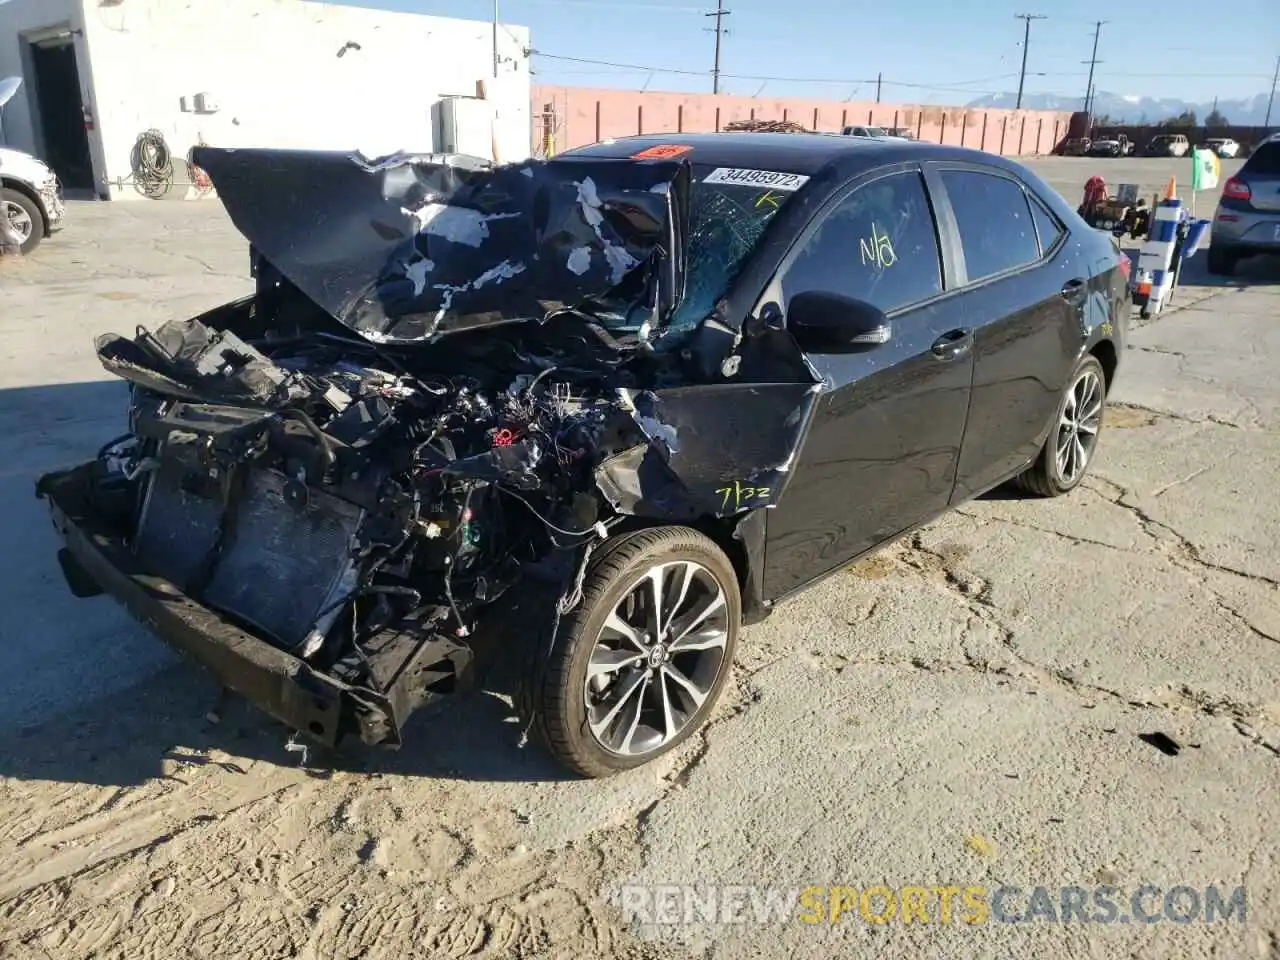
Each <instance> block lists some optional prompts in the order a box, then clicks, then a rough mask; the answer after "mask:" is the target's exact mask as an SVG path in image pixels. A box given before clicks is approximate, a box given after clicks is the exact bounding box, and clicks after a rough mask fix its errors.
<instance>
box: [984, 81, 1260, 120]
mask: <svg viewBox="0 0 1280 960" xmlns="http://www.w3.org/2000/svg"><path fill="white" fill-rule="evenodd" d="M1268 96H1269V94H1266V93H1260V94H1258V95H1257V96H1255V97H1249V98H1247V99H1244V100H1219V101H1218V112H1219V113H1221V114H1222V115H1223V116H1224V117H1226V118H1227V122H1229V123H1232V124H1238V125H1240V126H1261V124H1262V121H1263V119H1264V118H1265V117H1266V115H1267V98H1268ZM1017 100H1018V95H1017V94H1016V93H996V94H991V95H989V96H985V97H980V98H979V99H977V100H974V101H972V102H970V103H969V104H967V106H970V107H1002V108H1006V109H1008V108H1010V107H1012V106H1013V105H1014V104H1015V103H1016V102H1017ZM1083 104H1084V98H1083V97H1080V96H1077V97H1064V96H1061V95H1059V94H1055V93H1028V94H1024V95H1023V97H1022V106H1023V108H1024V109H1026V110H1079V109H1081V108H1082V106H1083ZM1277 109H1280V105H1277V108H1275V109H1273V110H1272V115H1271V119H1272V121H1273V122H1274V121H1275V120H1276V117H1277V113H1276V110H1277ZM1187 110H1194V111H1195V115H1196V119H1197V120H1199V121H1201V122H1203V121H1204V118H1205V117H1207V116H1208V115H1209V114H1210V112H1212V110H1213V101H1212V100H1210V101H1207V102H1205V103H1191V102H1189V101H1186V100H1176V99H1172V98H1168V97H1138V96H1133V95H1122V94H1117V93H1108V92H1106V91H1103V90H1099V91H1098V92H1097V94H1096V95H1095V97H1094V108H1093V112H1094V114H1095V115H1096V116H1104V115H1105V116H1108V117H1111V118H1112V119H1113V120H1118V121H1120V122H1122V123H1156V122H1158V121H1160V120H1167V119H1169V118H1170V117H1176V116H1178V115H1179V114H1181V113H1183V112H1185V111H1187Z"/></svg>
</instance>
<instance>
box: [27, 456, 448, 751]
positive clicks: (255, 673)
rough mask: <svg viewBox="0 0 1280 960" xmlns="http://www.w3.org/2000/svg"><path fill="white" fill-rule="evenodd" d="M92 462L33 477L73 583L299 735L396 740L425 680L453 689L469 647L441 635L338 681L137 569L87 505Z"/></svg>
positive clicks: (427, 687) (427, 695)
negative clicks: (363, 679)
mask: <svg viewBox="0 0 1280 960" xmlns="http://www.w3.org/2000/svg"><path fill="white" fill-rule="evenodd" d="M94 466H95V464H93V463H89V464H85V465H83V466H80V467H76V468H74V469H71V470H66V471H60V472H57V473H51V474H46V475H45V476H43V477H41V478H40V480H39V481H38V483H37V485H36V495H37V496H38V497H41V498H43V499H47V500H48V502H49V510H50V513H51V514H52V518H53V525H54V528H55V529H56V530H57V531H58V534H59V535H60V536H61V538H62V540H63V542H64V544H65V546H66V554H63V555H61V556H60V558H59V559H60V561H61V563H62V567H63V572H64V575H66V576H67V579H68V580H69V581H71V583H70V585H71V587H72V590H73V592H78V593H81V595H84V593H83V587H84V582H83V581H84V580H85V579H88V580H91V581H93V583H95V584H97V585H98V586H99V587H100V588H101V589H102V590H103V591H105V592H106V593H108V594H110V595H111V596H113V597H114V598H115V599H116V600H117V601H119V602H120V603H122V604H124V606H125V607H126V608H127V609H128V610H129V612H130V613H131V614H132V615H133V616H134V617H135V618H136V619H137V620H138V621H140V622H141V623H143V624H145V625H146V626H147V627H148V628H149V629H150V630H151V631H152V632H153V633H155V634H156V635H157V636H158V637H160V639H162V640H163V641H164V642H165V643H167V644H168V645H169V646H171V647H173V648H174V649H176V650H178V651H179V652H181V653H184V654H186V655H188V656H190V657H191V658H193V659H194V660H196V661H198V662H199V663H200V664H202V665H203V666H205V667H206V668H208V669H209V670H210V671H211V672H212V673H213V675H214V676H215V677H217V678H218V680H219V681H220V682H221V683H222V684H223V685H224V686H226V687H228V688H230V689H232V690H234V691H236V692H237V693H239V694H241V695H242V696H244V697H245V698H246V699H248V700H249V701H250V702H252V703H253V704H255V705H256V706H257V707H259V708H260V709H262V710H263V711H265V712H266V713H268V714H270V715H271V716H272V717H274V718H276V719H277V720H279V721H281V722H282V723H285V724H287V725H288V726H289V727H292V728H293V729H294V730H297V731H298V732H300V733H302V734H303V735H305V736H306V737H307V738H308V739H310V740H313V741H315V742H318V743H320V744H322V745H325V746H334V745H336V744H337V743H338V742H339V741H340V740H343V739H344V738H347V737H349V736H356V737H358V738H359V739H360V740H361V741H362V742H364V743H366V744H369V745H386V746H398V745H399V744H400V741H401V728H402V726H403V724H404V722H405V720H406V719H407V718H408V716H409V714H410V713H412V712H413V711H414V710H416V709H417V708H419V707H421V706H423V705H425V704H426V703H428V702H430V701H432V700H435V699H438V698H439V697H440V696H441V695H442V694H441V693H440V692H439V691H438V690H433V689H431V687H432V685H433V682H434V683H435V684H436V685H437V686H446V687H448V688H449V690H448V692H456V691H457V690H458V689H459V688H460V687H461V686H462V685H463V682H464V679H465V678H469V674H470V666H471V654H470V651H469V650H468V649H466V648H464V647H460V646H457V645H455V644H453V643H451V642H450V641H449V640H448V639H447V638H443V637H441V638H438V639H434V640H426V641H424V642H420V643H415V644H408V645H404V644H402V645H401V649H400V650H398V651H395V653H394V654H393V659H394V661H395V662H394V664H393V667H392V669H391V670H389V671H385V672H387V673H389V674H390V675H389V676H388V680H389V682H388V683H386V684H385V685H383V686H382V687H381V689H380V690H379V691H374V690H370V689H367V688H364V687H356V686H352V685H350V684H347V683H344V682H342V681H341V680H339V679H337V678H336V677H334V676H331V675H330V674H327V673H325V672H323V671H320V670H317V669H315V668H314V667H312V666H311V665H309V664H308V663H306V662H304V661H303V660H301V659H299V658H297V657H295V656H293V655H292V654H290V653H288V652H286V651H284V650H281V649H280V648H278V647H276V646H273V645H272V644H270V643H268V642H267V641H265V640H263V639H260V638H259V637H257V636H255V635H254V634H252V633H249V632H247V631H245V630H243V629H241V628H240V627H239V626H237V625H236V624H235V623H232V622H231V621H229V620H228V619H227V618H225V617H223V616H222V615H221V614H219V613H217V612H216V611H213V610H211V609H209V608H208V607H205V606H203V605H201V604H199V603H196V602H195V601H193V600H192V599H191V598H190V597H187V596H186V595H184V594H183V593H182V591H181V590H179V589H178V588H177V587H176V586H174V585H173V584H172V583H170V582H168V581H167V580H164V579H163V578H160V577H155V576H151V575H148V574H146V573H145V572H143V571H142V570H140V569H139V568H138V566H137V564H136V561H135V558H134V556H133V554H132V553H131V552H130V551H129V549H128V548H127V546H126V545H125V543H124V542H123V541H122V540H121V539H120V538H118V537H113V536H111V535H109V534H108V533H106V532H104V530H103V529H102V524H101V523H100V522H99V521H97V520H96V519H95V516H94V511H93V507H92V497H91V493H90V491H91V487H92V482H93V481H92V477H93V468H94ZM68 555H69V558H68ZM69 567H70V569H69ZM77 580H78V581H79V583H77V582H76V581H77ZM77 588H79V589H77ZM389 646H391V647H394V646H395V645H394V644H390V645H389ZM406 646H407V648H408V649H407V650H406ZM384 667H385V665H384Z"/></svg>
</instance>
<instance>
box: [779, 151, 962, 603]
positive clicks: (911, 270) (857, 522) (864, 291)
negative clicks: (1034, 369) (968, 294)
mask: <svg viewBox="0 0 1280 960" xmlns="http://www.w3.org/2000/svg"><path fill="white" fill-rule="evenodd" d="M950 286H951V284H950V282H949V277H948V278H946V279H944V270H943V266H942V258H941V256H940V242H939V234H938V229H937V224H936V222H935V218H934V213H933V210H932V207H931V205H930V202H929V198H928V194H927V190H926V187H925V182H924V178H923V177H922V175H921V173H920V170H919V168H918V167H916V166H914V165H912V166H910V167H896V168H893V170H892V171H888V172H881V173H878V174H876V175H873V176H872V177H871V178H870V179H865V180H863V181H860V182H857V183H855V184H852V185H851V186H850V187H848V188H846V190H845V191H843V193H842V194H840V195H837V196H836V197H835V198H833V200H832V201H831V202H829V203H828V204H827V205H826V206H825V207H824V209H823V210H822V211H820V212H819V213H818V214H817V215H816V216H815V217H814V219H813V220H812V221H811V222H810V224H809V226H808V227H807V228H806V230H805V233H804V234H803V235H802V236H801V237H800V239H799V241H798V243H797V244H796V247H795V249H794V250H793V252H792V253H791V254H789V255H788V257H787V259H786V260H785V261H784V262H783V265H782V267H781V268H780V270H779V271H778V274H777V275H776V277H775V278H774V280H773V282H772V283H771V284H770V286H769V288H768V289H766V291H765V294H764V296H763V298H762V300H761V303H760V305H759V306H760V307H763V306H764V304H766V303H770V302H773V303H778V304H781V305H782V307H783V309H784V311H785V309H786V306H787V304H788V303H789V302H790V299H791V297H793V296H794V295H795V294H797V293H800V292H803V291H809V290H821V291H824V292H829V293H838V294H842V295H844V296H848V297H852V298H855V299H858V300H863V301H866V302H868V303H872V304H874V305H875V306H877V307H879V308H880V309H882V310H884V311H885V312H886V313H887V314H888V315H889V318H890V321H891V323H892V327H893V330H892V335H891V338H890V340H889V341H888V342H887V343H882V344H879V345H876V346H873V347H870V348H868V349H864V350H862V351H861V352H852V353H819V352H808V353H806V358H807V360H808V362H809V364H810V365H811V366H812V368H813V369H814V371H815V372H816V373H817V374H818V376H819V377H821V378H822V379H823V380H824V381H825V382H826V386H827V389H826V391H825V392H824V394H823V396H822V398H821V399H820V401H819V404H818V407H817V409H816V411H815V414H814V419H813V421H812V423H811V426H810V430H809V434H808V436H807V438H806V440H805V443H804V446H803V448H802V449H801V452H800V457H799V459H798V462H797V463H796V465H795V467H794V470H795V473H794V475H793V477H792V480H791V483H790V485H789V486H788V488H787V492H786V496H785V497H783V498H782V499H781V500H780V502H779V503H778V504H777V506H776V507H775V508H774V509H772V510H770V511H769V513H768V518H767V524H768V527H767V538H768V539H767V547H766V551H767V554H766V555H767V563H766V569H765V594H766V596H768V597H770V598H776V597H779V596H781V595H783V594H786V593H788V592H790V591H791V590H793V589H795V588H797V587H799V586H801V585H803V584H804V583H805V582H807V581H809V580H811V579H813V578H814V577H817V576H820V575H821V574H823V573H825V572H827V571H829V570H831V569H832V568H834V567H837V566H839V565H841V564H843V563H845V562H847V561H849V560H850V559H852V558H854V557H856V556H857V555H858V554H861V553H864V552H866V551H867V550H869V549H871V548H872V547H874V546H876V545H878V544H879V543H881V542H883V541H884V540H886V539H888V538H890V537H892V536H894V535H895V534H897V533H900V532H901V531H903V530H905V529H906V528H908V527H911V526H914V525H915V524H917V523H920V522H921V521H923V520H927V519H929V518H930V517H932V516H934V515H936V514H938V513H940V512H941V511H943V510H944V509H945V508H946V506H947V503H948V501H949V499H950V496H951V487H952V484H953V482H954V479H955V469H956V462H957V459H958V457H959V454H960V442H961V438H962V437H963V435H964V421H965V413H966V410H967V408H968V398H969V382H970V380H971V378H972V373H973V365H972V364H973V361H972V353H971V350H970V346H971V341H970V340H969V338H968V336H967V332H966V331H964V330H963V329H960V327H961V324H960V322H959V320H958V319H957V318H958V314H959V310H960V308H959V305H958V304H957V303H956V302H955V299H954V298H953V297H950V296H948V291H949V289H950Z"/></svg>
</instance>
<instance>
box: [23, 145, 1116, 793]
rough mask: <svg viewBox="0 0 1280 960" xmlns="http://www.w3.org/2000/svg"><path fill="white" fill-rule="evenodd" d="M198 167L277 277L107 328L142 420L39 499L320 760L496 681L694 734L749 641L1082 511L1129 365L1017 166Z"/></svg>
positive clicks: (92, 564) (1095, 251) (1086, 244)
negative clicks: (789, 602) (1037, 521)
mask: <svg viewBox="0 0 1280 960" xmlns="http://www.w3.org/2000/svg"><path fill="white" fill-rule="evenodd" d="M197 153H198V155H197V156H196V157H195V162H197V163H198V164H199V165H200V166H201V167H202V168H203V169H204V170H206V171H208V173H209V174H210V176H211V177H212V179H213V181H214V184H215V186H216V187H217V189H218V192H219V195H220V196H221V197H222V199H223V202H224V203H225V205H226V207H227V210H228V212H229V214H230V216H231V218H232V220H233V221H234V222H235V224H236V226H237V227H238V228H239V229H240V230H241V232H242V233H244V235H245V236H246V238H247V240H248V241H249V244H250V249H251V253H252V261H253V264H254V272H255V275H256V277H257V290H256V292H255V293H254V294H253V295H251V296H248V297H246V298H244V299H242V300H238V301H235V302H233V303H229V304H226V305H223V306H220V307H216V308H214V309H212V310H210V311H209V312H207V313H205V314H203V315H201V316H199V317H196V318H193V319H189V320H173V321H170V322H169V323H166V324H164V325H163V326H161V327H160V328H158V329H156V330H155V331H147V330H144V329H140V330H138V331H137V332H136V334H135V335H131V336H104V337H101V338H99V340H98V343H97V352H98V356H99V358H100V359H101V362H102V363H103V364H104V366H105V367H106V368H107V369H108V370H110V371H111V372H113V373H115V374H117V375H118V376H120V377H122V378H123V379H125V380H126V381H128V382H129V384H130V389H131V398H132V400H131V404H130V412H129V416H130V432H129V433H128V435H126V436H123V437H121V438H119V439H117V440H115V441H112V442H111V443H108V444H107V445H106V446H105V447H104V448H103V449H102V451H101V453H100V455H99V456H98V457H97V458H96V459H95V460H93V461H91V462H89V463H86V464H83V465H81V466H79V467H74V468H71V469H68V470H64V471H59V472H57V473H53V474H49V475H46V476H45V477H43V478H41V480H40V481H39V485H38V490H37V492H38V494H39V495H40V496H42V497H45V498H47V499H48V501H49V504H50V508H51V510H52V513H53V517H54V522H55V526H56V528H57V529H58V530H59V532H60V534H61V536H62V538H63V541H64V543H65V546H64V548H63V549H62V550H61V551H60V553H59V560H60V563H61V565H62V568H63V571H64V573H65V574H66V577H67V579H68V582H69V584H70V586H71V587H72V589H73V591H74V592H75V593H77V594H78V595H81V596H91V595H94V594H97V593H101V592H103V591H106V592H109V593H111V594H113V595H114V596H115V597H116V598H117V599H119V600H121V601H122V602H124V603H125V604H127V605H128V606H129V607H130V609H131V610H132V611H133V612H134V613H135V614H136V615H137V616H138V617H139V618H140V619H141V620H143V622H145V623H146V624H147V625H148V626H149V627H150V628H152V629H153V630H154V631H155V632H157V633H158V634H159V635H160V636H161V637H162V638H163V639H164V640H166V641H167V642H168V643H170V644H172V645H174V646H176V647H177V648H179V649H180V650H183V651H185V652H186V653H188V654H189V655H190V656H192V657H193V658H194V659H196V660H198V661H199V662H201V663H203V664H204V665H206V666H207V667H209V668H210V669H211V670H212V671H213V672H214V673H215V674H216V675H217V677H218V678H220V680H221V681H222V682H223V683H224V684H226V685H227V686H228V687H231V688H233V689H235V690H238V691H240V692H241V693H243V694H244V695H246V696H247V697H248V698H250V699H251V700H252V701H254V702H255V703H257V704H258V705H259V706H261V707H262V708H263V709H265V710H266V711H268V712H269V713H271V714H273V715H274V716H275V717H277V718H278V719H280V720H282V721H284V722H285V723H286V724H287V725H289V726H290V727H292V728H294V729H295V730H297V731H300V732H301V733H302V734H304V735H306V736H308V737H310V738H311V739H313V740H315V741H318V742H320V743H321V744H326V745H333V744H336V743H338V742H339V741H340V740H344V739H356V740H360V741H363V742H364V743H366V744H389V745H395V744H398V743H400V742H401V738H402V733H403V728H404V723H405V720H406V719H407V717H408V716H409V714H410V713H412V712H413V711H414V710H415V709H417V708H418V707H419V706H421V705H422V704H424V703H426V702H428V701H431V700H435V699H438V698H441V697H446V696H449V695H451V694H455V693H458V692H460V691H462V690H464V689H466V688H467V687H468V686H469V685H470V684H471V683H473V682H474V681H475V680H476V678H477V676H478V675H479V674H480V667H481V666H482V665H484V664H487V663H494V662H495V661H501V662H505V663H506V664H507V665H508V666H510V667H512V668H513V669H512V670H511V672H512V673H514V674H517V675H518V676H519V696H518V697H517V702H518V704H519V706H520V709H521V711H522V712H523V714H524V716H525V718H526V721H527V724H528V727H529V728H531V729H532V730H533V731H534V732H535V734H536V735H537V736H538V737H539V738H540V739H541V740H542V742H543V743H544V744H545V745H546V746H547V747H548V748H549V749H550V750H551V751H552V752H553V753H554V754H555V755H556V756H557V757H558V758H559V759H560V760H561V761H563V762H564V763H565V764H566V765H568V766H569V767H570V768H572V769H574V770H576V771H578V772H580V773H582V774H586V775H590V776H600V775H605V774H609V773H612V772H615V771H618V770H622V769H626V768H629V767H634V766H636V765H638V764H640V763H643V762H645V761H647V760H649V759H651V758H653V757H656V756H658V755H660V754H662V753H664V752H666V751H668V750H671V749H672V748H673V747H675V746H676V745H678V744H679V743H680V742H682V741H683V740H684V739H685V738H687V737H688V736H689V735H690V734H691V733H693V732H694V731H695V730H697V729H698V728H699V727H700V726H701V725H702V724H703V723H704V722H705V721H706V719H707V717H708V715H709V714H710V712H711V710H712V709H713V707H714V704H715V702H716V699H717V697H718V696H719V694H720V691H721V689H722V687H723V686H724V684H725V681H726V679H727V677H728V674H729V670H730V664H731V662H732V660H733V657H734V652H735V649H736V647H737V644H738V640H739V635H740V631H741V629H742V626H743V625H744V624H748V623H751V622H753V621H755V620H759V619H761V618H763V617H764V616H766V615H768V614H769V612H770V611H772V610H773V609H774V608H775V607H776V605H777V604H778V603H779V602H780V601H781V600H783V599H785V598H786V597H788V596H791V595H792V594H794V593H796V592H797V591H799V590H801V589H802V588H804V587H805V586H806V585H808V584H810V583H812V582H814V581H815V580H816V579H818V578H820V577H822V576H824V575H825V574H828V573H830V572H832V571H833V570H836V569H838V568H839V567H841V566H843V565H845V564H847V563H849V562H851V561H853V560H856V559H858V558H859V557H861V556H863V555H864V554H866V553H868V552H869V551H872V550H874V549H876V548H877V547H880V546H882V545H884V544H885V543H887V542H889V541H891V540H893V539H895V538H897V537H901V536H903V535H904V534H906V533H908V532H909V531H911V530H913V529H915V528H917V527H919V526H920V525H922V524H925V523H928V522H929V521H930V520H932V519H934V518H936V517H937V516H939V515H940V514H942V513H944V512H945V511H947V510H948V509H950V508H951V507H954V506H956V505H957V504H959V503H962V502H963V501H965V500H968V499H970V498H972V497H975V496H977V495H978V494H981V493H982V492H983V491H986V490H989V489H991V488H993V487H995V486H997V485H999V484H1002V483H1004V482H1005V481H1008V480H1016V481H1017V483H1018V484H1020V485H1021V486H1022V487H1023V488H1024V489H1025V490H1027V491H1029V492H1031V493H1033V494H1036V495H1040V496H1057V495H1060V494H1064V493H1067V492H1068V491H1070V490H1071V489H1072V488H1074V487H1075V486H1077V485H1078V484H1079V483H1080V482H1081V479H1082V478H1083V477H1084V476H1085V473H1086V471H1087V470H1088V468H1089V465H1090V463H1091V461H1092V458H1093V456H1094V453H1095V451H1096V448H1097V443H1098V437H1099V431H1100V429H1101V426H1102V411H1103V404H1104V402H1105V399H1106V396H1107V392H1108V390H1109V388H1110V386H1111V384H1112V382H1113V381H1114V378H1115V376H1116V366H1117V361H1118V358H1119V357H1120V356H1121V355H1122V353H1123V341H1124V336H1125V317H1126V314H1127V312H1128V310H1127V308H1128V293H1127V284H1126V266H1127V261H1126V260H1125V259H1124V258H1123V257H1122V256H1121V254H1120V253H1119V251H1118V248H1117V247H1116V245H1115V243H1114V241H1113V240H1112V239H1111V238H1110V237H1109V236H1106V235H1103V234H1100V233H1098V232H1096V231H1094V230H1091V229H1089V228H1088V227H1087V226H1086V225H1085V224H1084V223H1083V221H1081V220H1080V218H1079V217H1078V216H1077V215H1076V213H1075V212H1074V211H1073V210H1072V209H1071V208H1070V207H1069V206H1068V205H1067V204H1066V203H1065V202H1064V201H1063V200H1062V199H1061V198H1060V197H1059V196H1058V195H1057V194H1056V193H1055V192H1054V191H1053V190H1051V189H1050V188H1048V187H1047V186H1045V184H1044V183H1043V182H1042V181H1040V180H1039V179H1038V178H1037V177H1035V176H1034V175H1033V174H1032V173H1030V172H1029V171H1028V170H1026V169H1025V168H1023V167H1021V166H1019V165H1018V164H1016V163H1013V162H1011V161H1008V160H1005V159H1002V158H999V157H995V156H992V155H990V154H985V153H978V152H975V151H971V150H962V149H953V148H948V147H941V146H934V145H926V144H920V143H909V142H904V141H901V140H888V139H884V140H867V139H856V138H841V137H824V136H816V135H778V134H707V135H669V136H665V137H644V138H634V139H627V140H620V141H615V142H609V143H602V144H597V145H593V146H591V147H587V148H583V149H580V150H576V151H573V152H571V153H569V154H567V155H564V156H562V157H560V158H557V159H555V160H553V161H549V162H547V161H528V162H525V163H519V164H510V165H504V166H491V165H488V164H486V163H483V162H480V161H477V160H475V159H473V158H465V157H443V158H442V157H438V156H437V157H391V158H384V159H381V160H369V159H366V158H363V157H351V156H347V155H343V154H336V153H335V154H329V153H314V152H281V151H258V150H236V151H221V150H214V149H211V148H198V150H197Z"/></svg>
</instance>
